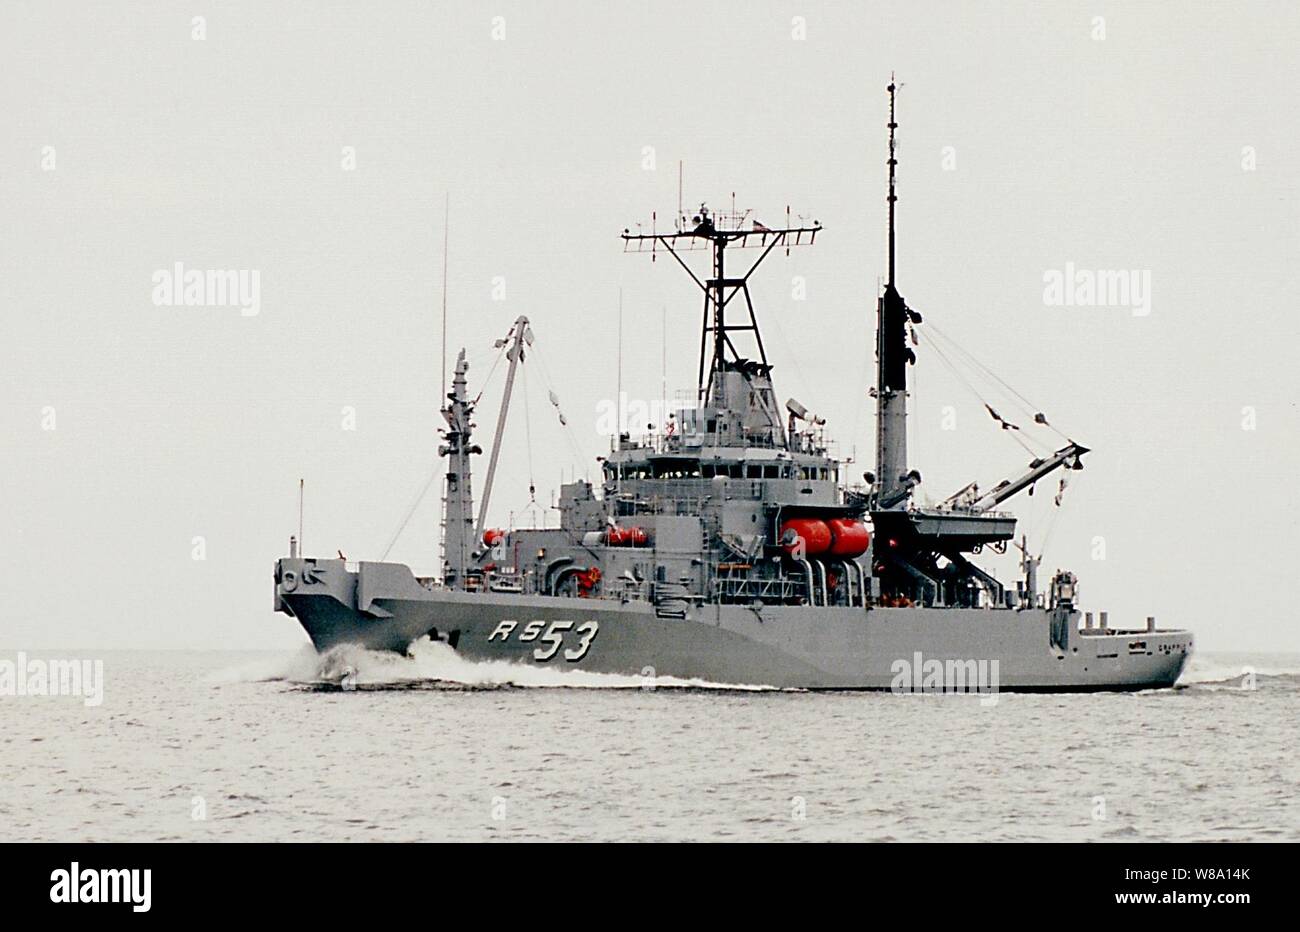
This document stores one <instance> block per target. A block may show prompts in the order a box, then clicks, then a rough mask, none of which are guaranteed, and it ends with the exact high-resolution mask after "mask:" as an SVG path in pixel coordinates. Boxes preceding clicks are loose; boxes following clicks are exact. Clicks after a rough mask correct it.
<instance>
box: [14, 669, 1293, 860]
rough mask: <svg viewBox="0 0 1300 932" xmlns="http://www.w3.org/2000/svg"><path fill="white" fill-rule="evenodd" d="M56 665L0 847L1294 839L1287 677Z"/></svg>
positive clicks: (25, 703)
mask: <svg viewBox="0 0 1300 932" xmlns="http://www.w3.org/2000/svg"><path fill="white" fill-rule="evenodd" d="M30 654H31V656H32V657H47V656H52V655H48V654H41V653H39V652H30ZM14 656H15V652H13V651H10V652H7V653H0V657H7V658H9V659H13V658H14ZM61 656H62V655H61ZM66 656H69V657H72V656H77V657H86V658H91V657H95V658H102V659H103V662H104V694H103V702H102V704H100V705H98V706H87V705H86V704H85V702H84V700H83V699H80V698H76V697H68V696H64V697H57V698H56V697H46V696H5V697H0V748H2V749H3V755H4V760H5V763H6V767H5V778H4V781H3V783H0V824H2V825H3V826H4V834H5V838H6V840H11V841H28V840H31V841H114V840H117V841H136V840H142V841H262V840H279V841H289V840H292V841H313V840H325V841H371V840H376V841H377V840H384V841H425V840H428V841H435V840H569V839H572V840H657V841H679V840H735V841H741V840H845V841H859V840H861V841H886V840H901V841H926V840H954V841H958V840H996V841H1030V840H1032V841H1041V840H1098V841H1150V840H1189V841H1190V840H1256V839H1258V840H1290V841H1296V840H1300V756H1298V755H1297V753H1296V750H1297V737H1298V732H1300V657H1294V656H1292V657H1286V656H1267V655H1257V656H1245V655H1237V656H1232V655H1217V656H1216V655H1206V656H1203V657H1202V656H1197V657H1196V658H1194V660H1193V661H1192V664H1191V665H1190V667H1189V669H1188V670H1187V671H1186V672H1185V673H1184V675H1183V678H1182V680H1181V681H1180V685H1179V687H1178V688H1176V689H1173V690H1165V691H1152V692H1145V693H1134V694H1107V693H1097V694H1088V695H1061V696H1052V695H1016V694H1004V695H1000V696H998V697H997V702H996V704H993V705H989V704H987V703H981V702H980V699H979V698H977V697H974V696H961V697H957V696H895V695H892V694H881V693H806V692H781V691H771V690H743V689H736V688H719V687H714V686H710V685H707V684H698V683H668V682H666V681H663V680H660V681H658V682H657V684H656V688H653V689H648V688H645V687H646V685H647V684H646V683H645V682H643V681H642V680H640V679H635V678H622V677H609V676H602V675H596V674H574V673H568V674H562V673H554V672H550V671H538V670H535V669H529V668H521V667H511V666H506V665H498V664H485V665H476V664H469V663H466V662H464V661H463V660H461V659H460V658H458V657H456V656H455V655H454V654H452V653H451V652H450V651H449V650H448V649H447V648H445V647H444V646H442V645H436V644H424V645H420V646H419V647H418V649H417V651H416V653H415V655H414V656H413V657H409V658H404V657H398V656H396V655H381V654H373V653H369V652H365V651H356V650H354V651H344V652H337V653H335V654H332V655H330V656H327V657H324V658H321V657H317V656H316V655H315V654H314V653H313V652H312V651H311V650H310V649H307V648H304V649H303V651H302V652H300V653H296V654H287V655H285V654H265V653H263V654H257V653H242V654H240V653H171V652H157V653H128V652H122V653H101V654H92V653H82V654H68V655H66ZM1245 668H1252V669H1253V670H1254V674H1253V683H1251V682H1250V680H1249V678H1247V677H1245V676H1244V675H1243V670H1244V669H1245ZM345 674H350V675H346V677H345ZM1252 686H1253V688H1250V687H1252Z"/></svg>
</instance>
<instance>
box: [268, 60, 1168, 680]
mask: <svg viewBox="0 0 1300 932" xmlns="http://www.w3.org/2000/svg"><path fill="white" fill-rule="evenodd" d="M888 90H889V94H890V109H889V124H888V127H889V159H888V166H889V190H888V197H887V202H888V210H889V274H888V279H887V281H886V283H885V284H884V287H883V289H882V291H881V293H880V295H879V297H878V301H877V328H876V384H875V386H874V389H873V391H872V392H871V393H870V394H871V395H872V396H874V400H875V405H876V469H875V472H874V473H866V474H865V475H863V482H862V483H854V484H850V483H849V482H848V481H846V480H847V477H846V476H845V475H842V473H843V472H845V471H847V469H846V465H845V464H844V463H841V462H840V461H838V460H837V459H836V458H834V457H833V456H832V455H830V453H829V449H828V445H827V442H826V441H825V439H824V433H823V423H822V422H821V420H820V419H818V418H816V417H813V416H812V415H810V414H809V412H808V411H807V409H806V408H804V407H803V406H802V405H801V404H799V403H798V402H796V401H794V400H790V401H789V402H787V404H786V405H785V407H784V410H783V409H782V408H781V406H780V405H779V404H778V401H777V394H776V391H775V388H774V386H773V380H772V366H771V365H770V364H769V363H768V361H767V356H766V353H765V351H764V349H763V343H762V338H761V335H760V333H759V327H758V320H757V317H756V315H755V310H754V305H753V302H752V301H751V298H750V293H749V287H748V282H749V279H750V277H751V276H752V275H753V274H754V271H755V270H756V269H757V268H758V266H759V264H760V263H762V262H763V260H764V259H766V258H767V257H768V256H769V255H771V254H772V253H773V252H774V251H775V250H786V251H787V252H788V249H789V248H790V247H791V246H800V245H805V244H811V243H812V242H814V241H815V239H816V237H817V235H818V233H819V232H820V231H821V227H820V225H819V224H817V223H816V222H803V221H799V222H795V223H791V222H789V219H787V222H786V224H785V226H783V227H781V228H774V227H768V226H766V225H764V224H761V223H759V222H757V221H756V220H753V219H750V218H748V217H747V216H746V215H736V214H735V212H734V210H733V212H732V213H731V214H730V215H723V214H720V213H716V212H714V213H711V212H710V211H709V210H708V209H707V208H706V207H702V208H701V209H700V211H699V212H698V214H697V215H695V216H694V217H691V218H685V217H680V216H679V219H678V222H677V223H676V224H675V225H674V228H673V229H672V230H671V232H664V233H659V232H657V231H653V230H652V231H651V232H644V231H639V232H635V233H633V232H629V231H627V230H625V231H624V232H623V236H622V238H623V241H624V244H625V251H632V252H644V251H649V252H652V253H655V254H663V255H665V256H671V257H672V258H673V259H675V260H676V261H677V262H678V263H679V264H680V265H681V266H682V267H683V268H684V269H685V270H686V271H687V272H688V274H690V276H691V278H692V279H693V281H694V282H695V284H696V285H698V286H699V289H700V290H701V291H702V293H703V296H704V318H703V325H702V332H701V341H700V358H699V386H698V397H697V399H696V401H695V402H694V403H693V404H691V405H690V406H688V407H683V408H682V409H680V410H679V411H677V412H675V414H674V415H673V416H672V417H671V418H670V419H667V421H666V424H665V425H662V426H661V428H660V429H659V430H657V431H655V432H651V433H650V434H649V435H647V436H645V437H637V438H634V437H633V436H631V434H630V433H619V434H618V435H617V437H616V439H615V441H614V442H613V443H612V445H611V450H610V452H609V454H608V456H605V457H602V458H601V463H600V466H601V481H600V483H599V484H598V485H597V484H594V483H592V482H590V481H574V482H570V483H567V484H564V485H563V486H562V487H561V490H560V494H559V500H558V505H559V512H560V521H559V526H558V527H536V528H509V529H495V528H489V527H487V526H486V516H487V506H488V500H489V498H490V492H491V485H492V482H493V478H494V475H495V471H496V465H497V459H498V455H499V454H500V452H501V441H502V437H501V430H502V428H503V427H504V423H505V411H506V405H507V404H508V400H509V392H510V387H511V385H512V384H513V382H514V376H515V373H516V371H517V369H518V368H519V367H520V366H521V365H523V364H524V362H525V359H526V358H527V356H528V355H529V353H530V346H531V343H532V332H531V329H530V324H529V322H528V320H527V319H525V318H522V317H521V318H519V319H518V320H517V321H516V322H515V324H514V326H513V327H512V329H511V331H510V334H509V336H508V338H507V340H506V341H504V344H503V350H504V353H505V358H506V359H508V361H509V369H508V373H507V379H506V394H505V397H504V399H503V403H502V411H501V415H502V416H501V417H500V418H499V421H498V425H497V434H496V437H495V442H494V444H493V447H492V451H491V455H490V458H489V463H488V468H487V475H486V479H485V484H484V490H483V499H482V501H481V503H480V506H479V511H478V514H477V517H476V515H475V509H474V497H473V494H472V484H471V479H472V469H471V459H472V457H474V456H476V455H478V454H481V453H482V449H481V448H480V447H479V446H478V445H477V444H476V443H475V442H474V435H473V424H472V418H473V413H474V407H475V401H476V400H477V399H475V398H473V397H472V396H471V393H470V389H469V377H468V369H469V366H468V364H467V362H466V356H465V352H464V350H462V351H461V352H460V354H459V357H458V359H457V361H456V365H455V369H454V378H453V381H452V387H451V390H450V392H448V393H447V395H446V399H445V401H444V404H443V408H442V415H443V417H444V418H445V420H446V428H445V429H444V430H442V431H441V432H440V433H441V436H442V442H441V445H440V447H439V453H440V454H441V456H442V457H443V458H445V460H446V464H447V465H446V471H445V476H444V482H443V493H444V495H443V519H444V520H443V567H442V573H441V575H440V576H438V577H434V578H423V577H418V576H416V575H415V574H414V573H413V572H412V570H411V569H410V568H409V567H408V566H406V565H404V564H400V563H388V562H360V563H358V564H355V565H354V564H350V563H347V562H345V561H344V560H343V559H323V558H317V557H309V556H306V555H305V554H300V553H299V552H298V545H297V541H296V539H291V540H290V547H289V551H290V555H289V556H288V557H285V558H282V559H280V560H279V561H277V563H276V566H275V608H276V610H277V611H280V612H283V613H285V614H287V615H290V616H292V617H294V618H296V619H297V620H298V622H299V623H300V624H301V625H302V627H303V629H304V630H305V631H306V632H307V634H308V636H309V637H310V638H311V640H312V643H313V644H314V645H315V646H316V648H317V649H318V650H319V651H322V652H325V651H329V650H330V649H332V648H335V647H338V646H340V645H349V644H355V645H361V646H364V647H366V648H370V649H377V650H391V651H406V650H408V649H410V647H411V646H412V644H413V643H415V642H416V641H419V640H420V639H424V638H429V639H432V640H435V641H441V642H443V643H445V644H446V645H448V646H449V647H450V648H451V649H453V650H455V651H456V652H457V653H458V654H460V655H463V656H464V657H465V658H467V659H471V660H478V661H507V662H511V663H517V664H526V665H532V666H538V667H552V668H561V669H565V670H585V671H591V672H598V673H609V674H624V675H630V676H634V677H640V678H645V677H654V678H659V677H673V678H676V679H678V680H688V681H689V680H698V681H707V682H710V683H715V684H733V685H737V686H740V685H745V686H769V687H777V688H801V689H861V690H889V689H893V690H895V691H898V690H905V691H916V690H926V691H930V690H935V691H955V692H976V691H989V690H991V689H992V690H1009V691H1060V692H1065V691H1080V690H1136V689H1147V688H1157V687H1169V686H1172V685H1173V684H1174V683H1175V681H1176V680H1177V679H1178V676H1179V674H1180V673H1181V671H1182V670H1183V667H1184V666H1185V664H1186V663H1187V661H1188V658H1189V657H1190V654H1191V650H1192V635H1191V634H1190V633H1189V632H1188V631H1184V630H1173V629H1162V628H1157V627H1156V625H1155V621H1154V619H1153V618H1147V619H1146V623H1145V624H1144V625H1138V626H1131V627H1130V628H1128V629H1123V628H1118V627H1117V628H1112V627H1111V626H1110V623H1109V619H1108V617H1107V615H1106V614H1105V613H1101V614H1100V615H1099V618H1098V620H1097V621H1096V622H1095V623H1094V621H1093V617H1092V613H1084V612H1082V611H1081V610H1080V607H1079V603H1078V582H1077V579H1076V577H1075V576H1074V575H1073V574H1072V573H1069V572H1065V571H1060V572H1057V573H1055V574H1054V575H1053V576H1052V577H1051V578H1050V579H1049V580H1048V581H1047V585H1046V587H1045V589H1044V590H1043V591H1040V589H1039V581H1038V562H1039V560H1038V558H1036V557H1034V556H1033V555H1032V554H1031V553H1030V551H1029V549H1028V548H1027V547H1025V546H1023V545H1021V544H1020V543H1019V542H1016V543H1017V546H1020V547H1021V550H1022V554H1023V556H1022V560H1021V564H1020V565H1021V568H1022V570H1023V571H1024V573H1023V578H1022V579H1019V580H1017V581H1016V584H1015V585H1014V586H1007V585H1005V584H1004V583H1002V582H1000V581H999V580H998V579H996V578H995V577H994V576H993V575H992V574H991V573H990V572H988V571H986V570H985V569H983V568H981V567H980V566H979V565H978V563H977V559H978V556H979V554H980V553H981V552H982V551H983V550H984V549H985V548H989V549H990V550H993V551H995V552H998V553H1004V552H1006V549H1007V546H1008V544H1009V543H1011V542H1015V537H1016V519H1015V517H1014V516H1012V515H1011V514H1008V513H1006V512H1005V511H1003V510H1000V506H1002V504H1003V503H1004V502H1006V501H1007V500H1008V499H1010V498H1011V497H1012V496H1014V495H1016V494H1017V493H1019V492H1021V491H1023V490H1025V489H1031V490H1032V487H1033V486H1034V484H1035V483H1037V482H1039V481H1040V480H1042V479H1044V478H1045V477H1046V476H1048V475H1049V474H1051V473H1053V472H1055V471H1057V470H1072V469H1080V468H1082V461H1081V458H1082V456H1083V455H1084V454H1085V453H1086V452H1087V450H1086V449H1085V448H1084V447H1082V446H1080V445H1079V444H1077V443H1074V442H1073V441H1069V442H1067V443H1065V445H1063V446H1062V447H1061V448H1060V449H1057V450H1055V452H1052V453H1050V454H1049V455H1044V456H1035V457H1034V459H1033V460H1032V462H1030V463H1029V465H1028V466H1027V467H1026V468H1025V470H1024V472H1023V473H1022V474H1020V475H1018V476H1016V477H1014V478H1010V479H1006V480H1004V481H1002V482H1001V483H999V484H997V485H995V486H993V487H991V488H989V489H988V490H987V491H984V490H981V489H980V488H979V487H978V486H976V485H974V484H972V485H970V486H967V487H966V488H965V489H963V490H961V491H960V492H958V493H957V494H955V495H953V496H951V497H950V498H948V499H947V500H945V501H944V502H942V503H941V504H938V505H923V504H920V503H919V502H918V501H917V500H916V498H917V496H915V495H914V491H915V489H916V488H917V486H918V485H919V484H920V482H921V476H920V473H919V472H918V471H916V470H915V469H912V468H910V466H909V463H908V458H907V440H906V430H905V428H906V422H907V399H908V369H909V367H910V366H911V365H913V364H914V363H915V362H916V356H915V354H914V352H913V350H912V349H911V347H910V346H909V337H912V341H913V342H915V332H916V331H917V330H918V329H923V327H924V323H923V321H922V318H921V315H920V314H919V313H917V312H916V311H915V310H913V309H912V308H911V307H909V306H908V304H907V302H906V300H905V299H904V298H903V297H902V295H901V294H900V293H899V291H898V287H897V283H896V281H895V276H894V256H895V237H894V212H895V203H896V196H895V171H896V165H897V160H896V158H895V155H896V143H895V130H896V128H897V123H896V122H895V111H894V106H895V92H896V88H895V85H894V84H892V83H891V84H890V86H889V89H888ZM679 213H680V212H679ZM788 217H789V214H788V211H787V218H788ZM742 249H752V250H754V251H753V252H750V253H742V255H745V256H748V257H752V258H751V261H749V262H747V263H745V264H744V265H743V266H742V271H741V272H740V273H739V274H737V273H736V272H734V271H732V270H731V267H730V266H729V264H728V261H727V260H728V259H729V258H730V257H731V256H732V255H734V254H735V252H736V251H737V250H742ZM692 250H697V251H700V252H707V254H708V255H709V256H710V258H711V269H710V274H709V275H708V277H706V278H703V279H702V278H700V277H698V276H697V275H696V274H695V272H694V271H693V270H692V268H691V266H690V264H689V263H688V262H687V258H688V256H687V255H686V254H687V253H689V252H691V251H692ZM737 297H740V298H741V299H742V300H741V301H735V300H734V299H735V298H737ZM742 304H743V306H742ZM738 346H743V347H745V348H746V350H747V353H748V355H747V356H741V355H740V353H739V352H738V349H737V347H738ZM751 346H752V349H749V347H751ZM989 411H990V413H991V414H993V415H994V417H995V418H998V419H999V420H1001V419H1000V418H999V417H998V415H997V414H996V412H994V411H993V409H992V408H990V409H989ZM1038 419H1041V422H1042V423H1045V418H1042V415H1038ZM1007 426H1015V425H1007ZM990 674H991V676H990Z"/></svg>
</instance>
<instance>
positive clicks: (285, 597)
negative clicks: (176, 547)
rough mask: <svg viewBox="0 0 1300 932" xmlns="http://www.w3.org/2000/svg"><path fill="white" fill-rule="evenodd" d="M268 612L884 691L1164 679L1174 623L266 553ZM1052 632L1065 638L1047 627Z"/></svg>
mask: <svg viewBox="0 0 1300 932" xmlns="http://www.w3.org/2000/svg"><path fill="white" fill-rule="evenodd" d="M276 579H277V586H276V608H277V609H279V610H281V611H284V612H285V613H286V614H291V615H292V616H293V617H295V618H296V619H297V620H298V621H299V622H300V623H301V625H302V627H303V629H304V630H305V631H306V632H307V634H308V636H309V637H310V638H311V640H312V642H313V644H315V646H316V648H317V649H318V650H320V651H325V650H328V649H330V648H333V647H336V646H339V645H343V644H356V645H361V646H364V647H368V648H372V649H377V650H398V651H401V650H405V649H407V648H408V647H409V646H410V644H411V643H412V642H414V641H416V640H418V639H419V638H423V637H433V638H435V639H438V640H443V641H446V642H448V643H449V644H451V645H452V646H453V647H454V648H455V649H456V650H457V651H458V652H459V653H460V654H462V655H463V656H465V657H466V658H468V659H471V660H482V661H506V662H512V663H519V664H525V665H530V666H535V667H548V668H553V669H558V670H584V671H588V672H596V673H611V674H621V675H628V676H638V677H645V678H650V677H673V678H676V679H679V680H699V681H706V682H709V683H714V684H730V685H736V686H768V687H776V688H796V689H861V690H894V691H900V690H902V691H955V692H989V691H1053V692H1070V691H1088V690H1137V689H1151V688H1161V687H1168V686H1172V685H1173V684H1174V683H1175V682H1176V680H1177V679H1178V676H1179V674H1180V673H1181V672H1182V670H1183V667H1184V666H1185V664H1186V662H1187V660H1188V658H1189V657H1190V654H1191V650H1192V637H1191V634H1190V633H1189V632H1187V631H1171V630H1160V631H1148V630H1143V631H1127V632H1124V631H1111V632H1106V633H1099V632H1095V631H1093V632H1088V631H1081V630H1077V621H1076V619H1077V613H1074V616H1073V617H1071V618H1070V620H1069V622H1068V624H1064V625H1062V624H1059V623H1058V624H1057V625H1056V629H1055V630H1056V640H1055V642H1054V641H1053V636H1052V632H1053V614H1052V613H1051V612H1048V611H1045V610H1041V609H1025V610H1010V609H998V610H993V609H962V608H920V607H911V608H879V607H878V608H872V609H870V610H867V609H863V608H841V607H807V606H782V605H767V606H754V607H750V606H742V605H716V604H708V605H695V606H691V607H689V608H686V609H685V611H684V613H681V614H682V616H681V617H662V616H661V615H660V614H659V613H658V612H657V610H656V607H655V606H654V605H652V604H650V603H647V602H626V603H619V602H617V601H611V600H603V599H577V598H575V599H567V598H556V597H545V596H529V595H517V594H510V593H495V592H486V593H467V592H457V591H451V590H445V589H437V588H427V587H425V586H423V585H421V584H420V583H419V582H417V580H416V579H415V577H414V576H413V575H412V573H411V571H410V570H409V569H408V568H407V567H405V566H403V565H401V564H392V563H362V564H360V565H359V567H358V568H357V569H356V570H351V569H349V568H348V567H347V566H346V565H345V564H344V563H343V562H342V561H338V560H315V561H313V560H292V559H285V560H281V561H280V563H279V565H277V569H276ZM1063 630H1064V632H1065V633H1064V635H1062V631H1063Z"/></svg>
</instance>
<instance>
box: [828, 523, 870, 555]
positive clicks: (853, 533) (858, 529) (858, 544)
mask: <svg viewBox="0 0 1300 932" xmlns="http://www.w3.org/2000/svg"><path fill="white" fill-rule="evenodd" d="M826 525H827V527H829V528H830V532H831V545H830V550H829V551H828V556H832V557H844V558H847V559H852V558H853V557H860V556H862V555H863V554H864V553H866V552H867V548H868V547H870V546H871V532H870V531H868V530H867V526H866V524H864V523H863V522H861V521H855V520H853V519H852V518H831V519H830V520H829V521H827V522H826Z"/></svg>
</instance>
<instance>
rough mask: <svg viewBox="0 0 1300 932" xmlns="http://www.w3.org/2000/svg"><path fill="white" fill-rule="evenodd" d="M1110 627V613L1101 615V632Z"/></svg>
mask: <svg viewBox="0 0 1300 932" xmlns="http://www.w3.org/2000/svg"><path fill="white" fill-rule="evenodd" d="M1109 627H1110V612H1102V613H1101V630H1103V631H1105V630H1106V629H1107V628H1109Z"/></svg>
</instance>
